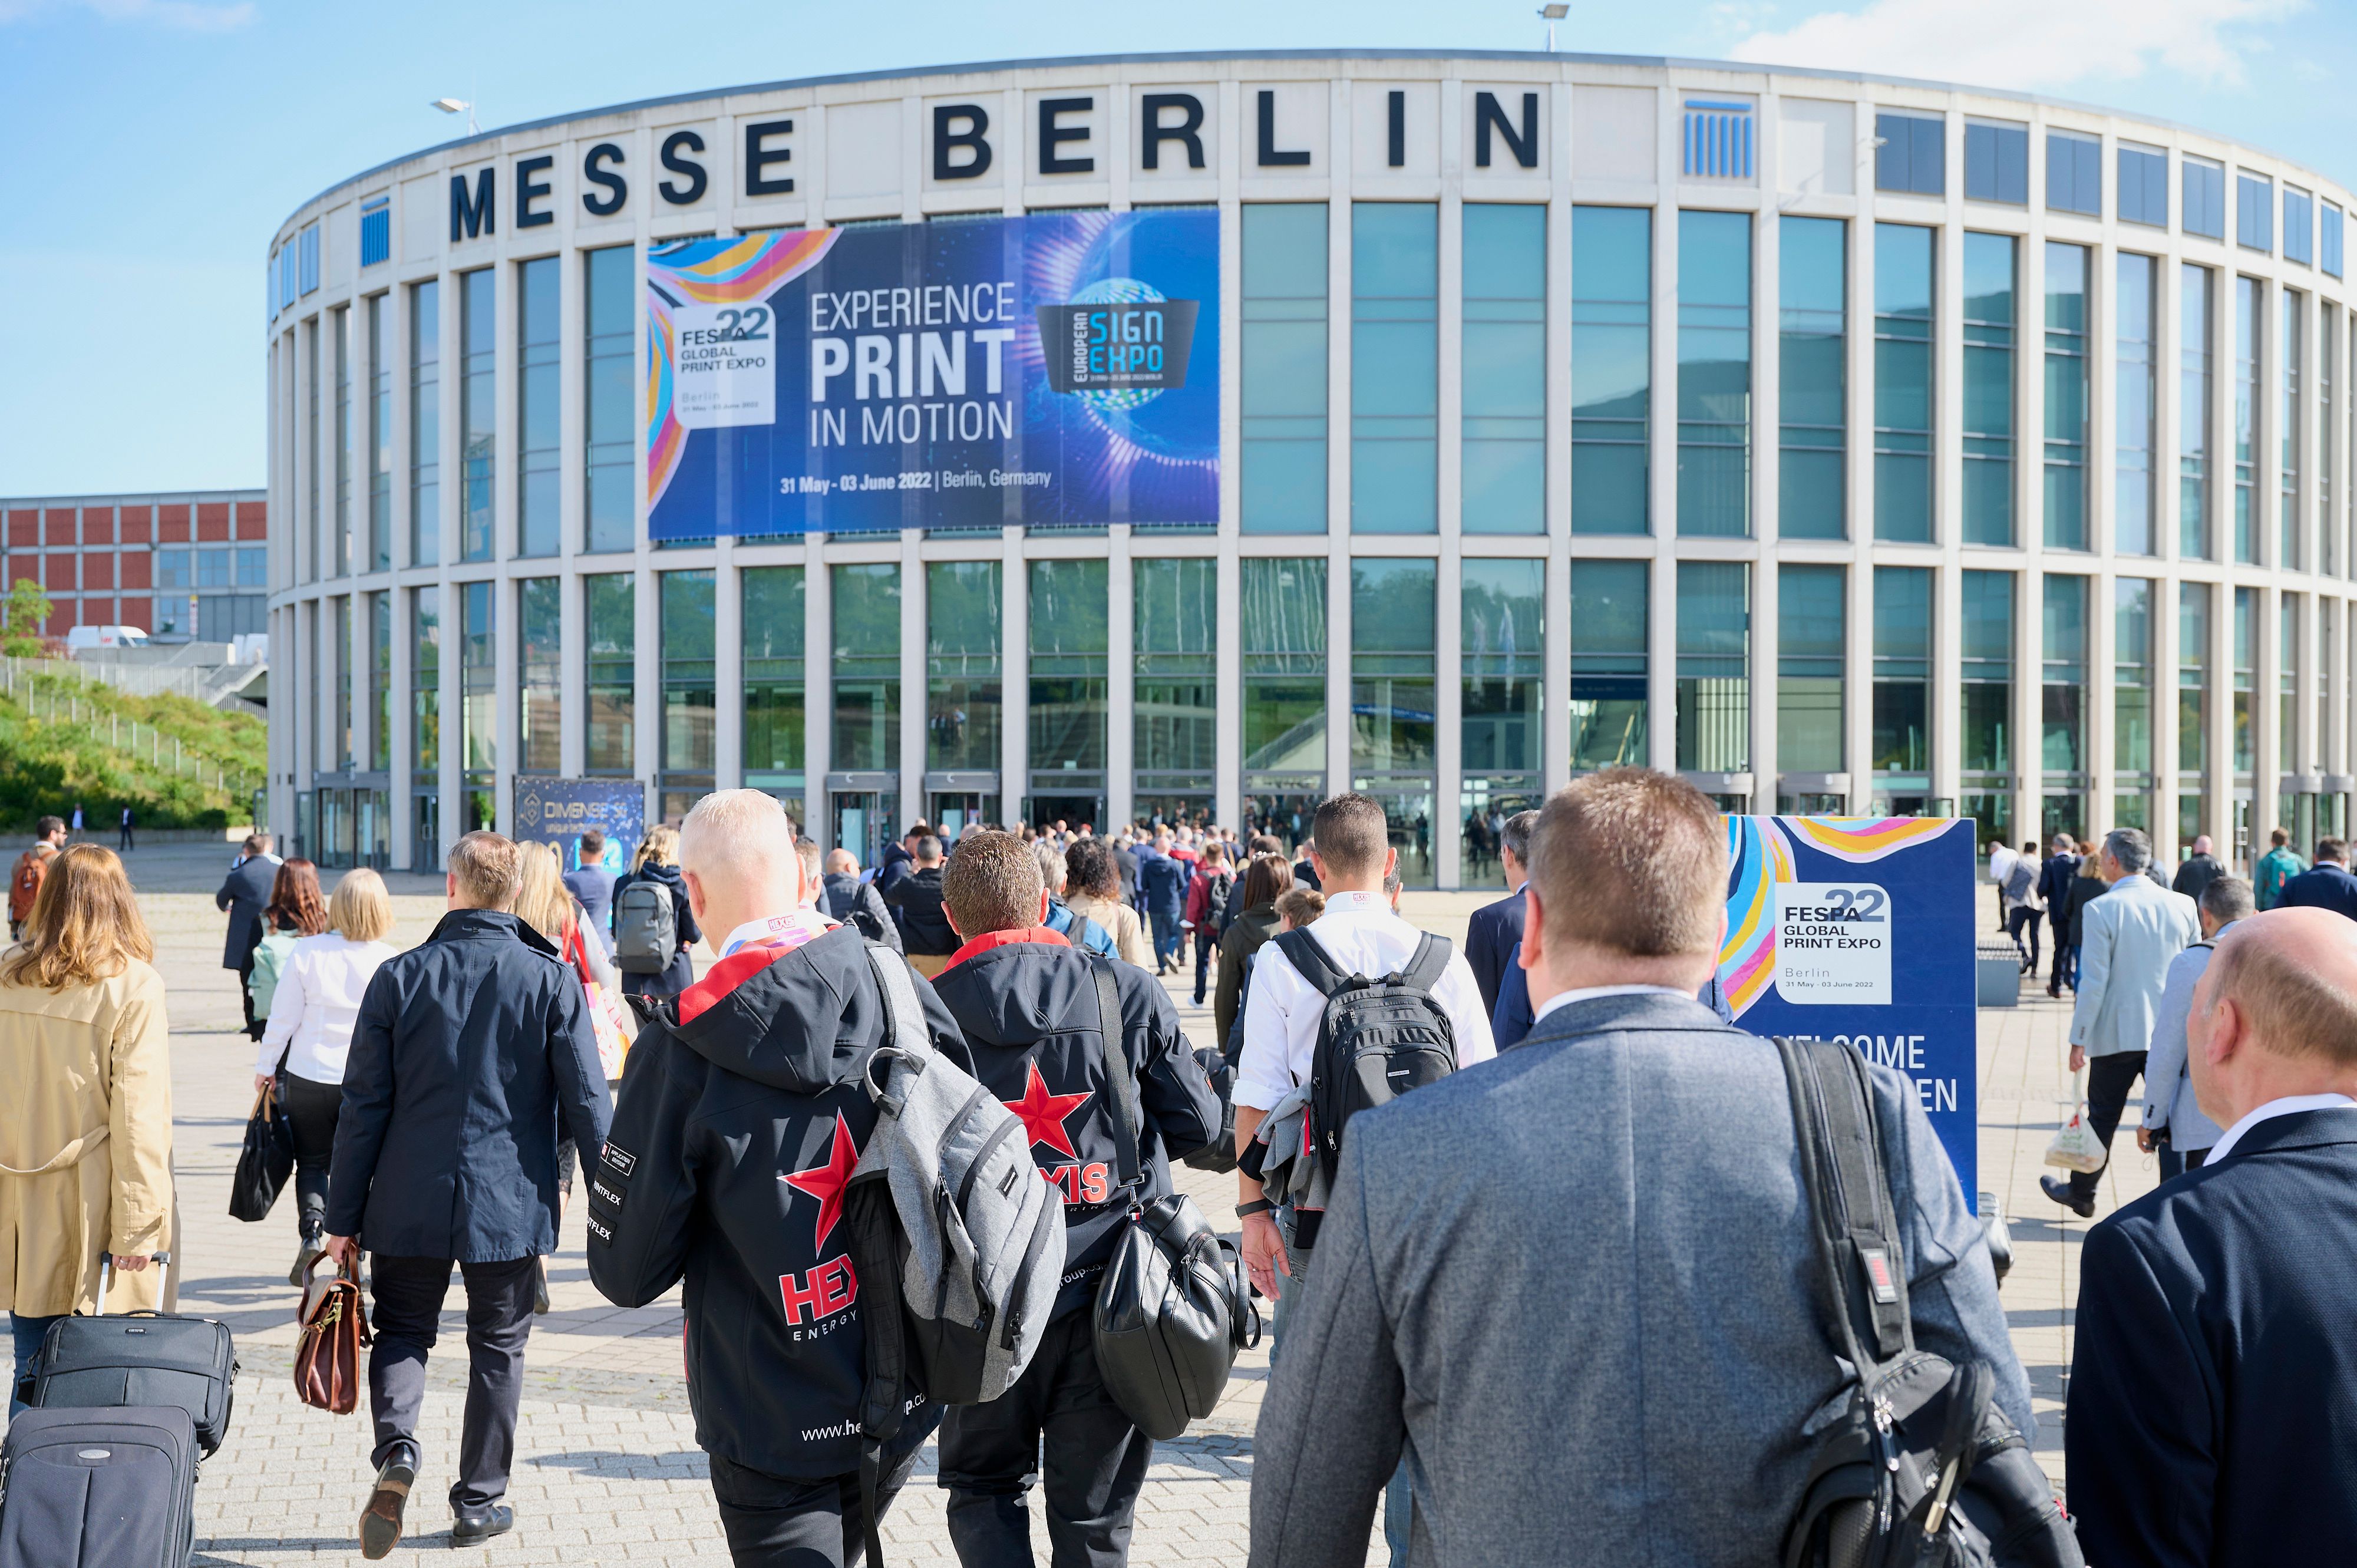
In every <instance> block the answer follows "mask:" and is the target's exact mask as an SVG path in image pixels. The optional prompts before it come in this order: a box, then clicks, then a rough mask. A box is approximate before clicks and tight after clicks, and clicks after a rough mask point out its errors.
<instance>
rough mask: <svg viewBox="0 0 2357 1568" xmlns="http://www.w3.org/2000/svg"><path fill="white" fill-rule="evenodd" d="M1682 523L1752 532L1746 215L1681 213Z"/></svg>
mask: <svg viewBox="0 0 2357 1568" xmlns="http://www.w3.org/2000/svg"><path fill="white" fill-rule="evenodd" d="M1678 532H1679V533H1680V534H1682V535H1685V536H1687V537H1701V538H1709V539H1748V538H1749V537H1750V534H1751V215H1750V214H1749V213H1748V212H1681V213H1679V214H1678Z"/></svg>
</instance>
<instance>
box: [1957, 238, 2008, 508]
mask: <svg viewBox="0 0 2357 1568" xmlns="http://www.w3.org/2000/svg"><path fill="white" fill-rule="evenodd" d="M2019 243H2020V242H2018V241H2017V240H2016V239H2014V237H2013V236H2012V235H2010V234H1974V233H1967V234H1966V235H1965V236H1964V542H1965V543H1967V544H1996V545H2009V544H2012V543H2013V542H2015V541H2014V534H2013V342H2014V304H2013V302H2014V277H2015V252H2017V250H2018V248H2019Z"/></svg>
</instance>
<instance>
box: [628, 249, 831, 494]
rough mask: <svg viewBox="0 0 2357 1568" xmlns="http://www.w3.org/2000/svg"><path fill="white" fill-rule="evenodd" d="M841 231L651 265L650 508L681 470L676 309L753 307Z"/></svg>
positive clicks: (676, 253)
mask: <svg viewBox="0 0 2357 1568" xmlns="http://www.w3.org/2000/svg"><path fill="white" fill-rule="evenodd" d="M840 232H841V231H840V230H835V229H808V230H800V231H791V232H788V233H783V234H748V235H745V236H743V237H741V238H739V239H735V240H701V241H697V242H694V243H691V244H686V245H682V246H680V247H678V248H677V249H676V250H673V251H671V252H666V253H665V254H664V255H663V256H662V258H661V259H660V260H658V259H656V258H653V257H649V258H648V261H647V408H646V419H647V509H648V510H650V511H651V510H654V504H655V502H657V501H659V500H661V499H662V493H663V491H664V490H666V489H669V488H670V486H671V480H672V476H673V474H675V473H677V472H678V471H679V460H680V457H681V456H682V455H683V453H684V452H685V451H686V450H687V432H686V430H685V429H683V427H682V426H681V424H680V423H679V422H678V421H677V420H675V419H673V417H672V390H673V389H672V364H673V359H672V356H673V339H672V320H671V313H672V307H673V306H674V305H677V304H682V303H686V302H693V303H694V304H697V305H748V304H750V303H752V302H753V301H755V300H759V299H767V298H768V297H769V296H770V295H772V294H774V293H775V292H777V290H779V289H780V288H782V287H783V286H785V285H787V284H789V283H791V282H792V281H793V280H794V279H795V278H798V277H800V276H801V275H802V274H804V273H806V272H808V271H809V270H810V269H811V268H812V267H813V266H816V265H817V264H818V263H819V260H820V259H821V258H822V257H823V256H824V255H825V254H826V252H827V251H828V249H829V248H830V247H832V246H833V245H834V241H835V237H836V235H837V234H839V233H840Z"/></svg>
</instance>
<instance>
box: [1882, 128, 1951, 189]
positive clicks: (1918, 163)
mask: <svg viewBox="0 0 2357 1568" xmlns="http://www.w3.org/2000/svg"><path fill="white" fill-rule="evenodd" d="M1874 136H1875V142H1876V146H1875V151H1874V188H1876V189H1877V190H1898V191H1905V192H1908V193H1909V194H1910V195H1914V196H1945V195H1946V194H1947V193H1948V123H1947V121H1946V120H1944V119H1943V118H1941V117H1939V116H1937V115H1922V114H1877V115H1876V116H1875V117H1874Z"/></svg>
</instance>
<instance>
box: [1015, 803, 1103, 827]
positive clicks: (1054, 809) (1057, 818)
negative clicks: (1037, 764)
mask: <svg viewBox="0 0 2357 1568" xmlns="http://www.w3.org/2000/svg"><path fill="white" fill-rule="evenodd" d="M1057 822H1062V823H1063V824H1064V826H1065V828H1066V829H1067V830H1069V831H1071V832H1079V831H1080V828H1081V824H1082V823H1083V822H1086V823H1087V824H1088V825H1089V826H1090V827H1091V828H1092V829H1101V828H1103V825H1104V797H1103V796H1102V795H1034V796H1032V797H1031V825H1032V826H1033V827H1035V828H1049V827H1053V826H1055V824H1056V823H1057Z"/></svg>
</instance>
